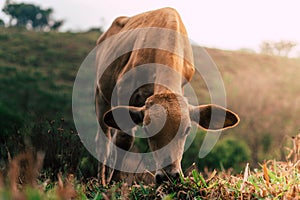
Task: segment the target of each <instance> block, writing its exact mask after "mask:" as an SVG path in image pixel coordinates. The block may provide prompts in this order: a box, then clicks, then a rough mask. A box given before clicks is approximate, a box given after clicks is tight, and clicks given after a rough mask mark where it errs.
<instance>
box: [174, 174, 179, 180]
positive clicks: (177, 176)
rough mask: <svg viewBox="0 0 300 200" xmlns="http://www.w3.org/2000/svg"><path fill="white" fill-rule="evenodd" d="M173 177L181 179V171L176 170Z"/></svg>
mask: <svg viewBox="0 0 300 200" xmlns="http://www.w3.org/2000/svg"><path fill="white" fill-rule="evenodd" d="M173 178H174V179H175V180H177V179H179V178H180V173H179V172H176V173H175V174H173Z"/></svg>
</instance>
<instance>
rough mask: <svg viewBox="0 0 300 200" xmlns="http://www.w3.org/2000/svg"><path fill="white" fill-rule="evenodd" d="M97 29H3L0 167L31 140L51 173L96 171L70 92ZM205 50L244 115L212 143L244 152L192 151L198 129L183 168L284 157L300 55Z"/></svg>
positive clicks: (295, 111) (200, 86) (203, 96)
mask: <svg viewBox="0 0 300 200" xmlns="http://www.w3.org/2000/svg"><path fill="white" fill-rule="evenodd" d="M99 35H100V33H98V32H86V33H59V32H46V33H42V32H31V31H25V30H19V29H6V28H1V29H0V44H1V45H0V90H1V96H0V126H1V133H0V134H1V139H0V143H1V147H0V154H1V155H0V165H1V166H4V165H5V162H6V161H7V159H9V155H11V156H15V155H16V154H18V153H19V152H20V151H22V150H23V149H24V148H26V147H28V146H34V147H35V149H36V150H43V151H46V152H47V153H46V158H45V167H46V168H48V169H52V170H53V169H56V170H55V171H54V172H53V174H55V173H56V172H57V171H64V170H71V171H76V173H79V174H84V175H86V174H89V175H90V174H95V167H94V169H90V168H92V167H90V166H91V165H90V164H89V162H88V161H87V160H89V161H90V162H92V163H94V165H93V166H95V165H96V162H95V160H93V158H91V157H89V156H88V153H87V152H86V151H85V150H84V148H83V147H82V145H81V143H80V140H79V138H78V136H77V135H76V131H75V128H74V124H73V121H72V112H71V102H72V101H71V93H72V86H73V81H74V79H75V76H76V73H77V70H78V68H79V66H80V64H81V62H82V61H83V60H84V58H85V57H86V55H87V54H88V53H89V51H91V50H92V49H93V47H94V46H95V41H96V40H97V38H98V36H99ZM206 50H207V52H208V53H209V55H210V56H211V57H212V59H213V60H214V62H215V63H216V64H217V66H218V69H219V70H220V73H221V75H222V77H223V80H224V84H225V88H226V93H227V104H228V107H229V108H230V109H232V110H234V111H235V112H236V113H238V114H239V116H240V117H241V123H240V125H239V126H238V127H236V128H234V129H231V130H228V131H225V132H224V134H223V135H222V137H221V141H220V142H218V144H219V146H216V148H217V147H218V148H219V149H222V148H223V150H224V148H225V150H226V152H227V150H228V149H226V148H229V147H237V146H241V147H240V148H241V149H242V151H245V158H239V159H240V160H238V161H236V160H235V159H234V158H233V157H237V154H239V153H240V152H241V150H240V149H236V151H237V152H239V153H236V151H232V152H231V154H229V155H219V157H220V156H221V158H222V157H223V158H228V157H230V158H232V159H229V160H227V161H226V159H225V160H222V161H219V162H215V161H216V159H217V156H216V155H217V154H220V152H219V153H218V152H212V153H211V154H210V155H209V156H207V158H205V159H203V160H200V159H199V158H198V157H197V156H195V155H197V153H198V150H199V146H200V145H201V142H202V139H203V134H202V135H201V134H199V135H197V140H195V141H194V142H193V144H192V146H191V148H190V149H189V150H188V151H187V153H186V155H185V158H184V159H185V160H184V163H183V166H184V167H185V168H186V167H188V166H190V165H191V163H193V162H196V163H197V164H198V166H199V167H200V168H202V169H203V168H204V167H205V166H208V167H210V168H215V167H234V164H236V163H234V162H239V161H243V162H246V161H250V166H256V165H257V163H258V162H262V161H263V160H265V159H270V158H278V159H284V158H285V157H284V156H285V154H284V152H283V150H284V148H283V147H284V146H285V145H286V138H287V136H291V135H294V134H296V133H297V130H298V128H299V126H300V115H299V113H300V104H299V103H300V96H299V92H300V84H299V83H298V80H300V61H299V60H297V59H289V58H283V57H274V56H266V55H259V54H251V53H246V52H239V51H224V50H218V49H206ZM192 84H193V85H194V88H196V92H197V93H198V96H199V97H200V98H199V99H200V102H201V103H210V98H209V93H208V91H207V87H206V85H205V83H204V82H203V81H202V80H201V77H195V78H194V79H193V82H192ZM40 138H43V140H41V139H40ZM222 141H223V142H222ZM218 144H217V145H218ZM48 146H51V147H52V148H51V149H52V150H50V148H47V147H48ZM54 147H55V148H54ZM218 148H217V149H218ZM53 149H55V150H53ZM65 149H68V150H65ZM225 150H224V151H225ZM49 151H50V152H49ZM78 155H80V156H78ZM249 155H251V158H249ZM213 157H215V158H214V159H213ZM66 158H67V159H66ZM83 158H84V159H83ZM91 160H93V161H91ZM87 163H88V164H87ZM213 163H215V164H214V165H213ZM237 164H238V165H240V163H237ZM241 166H244V165H241ZM87 168H89V169H87ZM78 169H80V170H79V171H80V172H78ZM236 169H237V170H238V171H239V170H240V169H241V168H239V167H237V168H236Z"/></svg>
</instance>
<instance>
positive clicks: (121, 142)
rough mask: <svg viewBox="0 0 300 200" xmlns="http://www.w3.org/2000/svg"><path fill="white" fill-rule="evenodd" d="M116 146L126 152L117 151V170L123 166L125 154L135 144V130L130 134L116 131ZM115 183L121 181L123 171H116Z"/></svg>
mask: <svg viewBox="0 0 300 200" xmlns="http://www.w3.org/2000/svg"><path fill="white" fill-rule="evenodd" d="M113 141H114V144H115V145H116V146H117V147H119V148H121V149H122V150H124V151H125V152H124V151H116V152H117V158H116V164H115V166H116V168H118V169H119V168H120V167H121V166H122V165H123V160H124V157H125V154H126V152H127V151H129V149H130V148H131V147H132V145H133V142H134V130H131V131H129V134H128V133H125V132H123V131H116V134H115V135H114V136H113ZM112 180H113V181H120V180H121V171H119V170H117V169H115V170H114V173H113V176H112Z"/></svg>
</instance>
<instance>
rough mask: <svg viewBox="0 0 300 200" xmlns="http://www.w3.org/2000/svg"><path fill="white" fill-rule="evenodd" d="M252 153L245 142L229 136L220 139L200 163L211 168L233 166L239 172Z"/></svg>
mask: <svg viewBox="0 0 300 200" xmlns="http://www.w3.org/2000/svg"><path fill="white" fill-rule="evenodd" d="M250 154H251V151H250V148H249V147H248V145H247V144H246V143H245V142H243V141H241V140H238V139H235V138H231V137H229V138H225V139H223V140H221V141H219V142H218V143H217V144H216V145H215V147H214V148H213V149H212V151H211V152H210V153H209V154H208V155H207V156H206V157H205V158H204V159H203V160H200V163H199V164H200V166H201V168H203V167H208V168H209V169H216V168H217V169H223V168H225V169H229V168H233V169H234V171H235V172H238V173H239V172H240V171H241V170H242V169H243V168H244V167H245V163H246V162H247V161H249V160H250V156H251V155H250Z"/></svg>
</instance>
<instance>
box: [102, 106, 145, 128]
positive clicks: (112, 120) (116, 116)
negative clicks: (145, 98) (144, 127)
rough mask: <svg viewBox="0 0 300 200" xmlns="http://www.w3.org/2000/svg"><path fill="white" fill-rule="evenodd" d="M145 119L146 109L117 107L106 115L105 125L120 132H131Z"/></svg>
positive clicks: (104, 118) (104, 117)
mask: <svg viewBox="0 0 300 200" xmlns="http://www.w3.org/2000/svg"><path fill="white" fill-rule="evenodd" d="M143 119H144V107H133V106H117V107H115V108H113V109H111V110H109V111H107V112H106V113H104V116H103V121H104V123H105V124H106V125H107V126H109V127H112V128H116V129H119V130H124V131H126V130H130V129H132V128H133V127H135V126H136V125H138V124H141V123H142V122H143Z"/></svg>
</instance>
